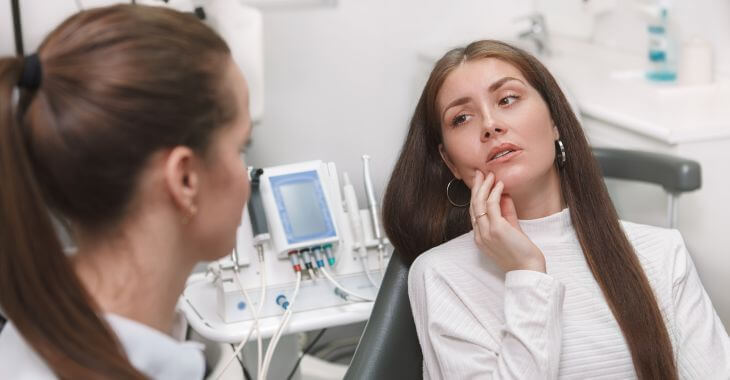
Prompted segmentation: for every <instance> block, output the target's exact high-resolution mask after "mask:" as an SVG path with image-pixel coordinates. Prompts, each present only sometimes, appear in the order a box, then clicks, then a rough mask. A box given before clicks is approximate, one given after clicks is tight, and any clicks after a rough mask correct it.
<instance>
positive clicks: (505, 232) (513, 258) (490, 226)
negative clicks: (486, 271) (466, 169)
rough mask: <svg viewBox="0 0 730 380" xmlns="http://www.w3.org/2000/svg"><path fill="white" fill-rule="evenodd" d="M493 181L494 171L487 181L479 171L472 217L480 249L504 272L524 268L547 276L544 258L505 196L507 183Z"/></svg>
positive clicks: (513, 206)
mask: <svg viewBox="0 0 730 380" xmlns="http://www.w3.org/2000/svg"><path fill="white" fill-rule="evenodd" d="M494 180H495V177H494V173H491V172H490V173H489V174H488V175H487V177H486V178H484V174H483V173H482V172H481V171H480V170H477V172H476V175H475V176H474V185H473V186H472V188H471V204H470V206H469V214H470V215H471V221H472V226H473V227H474V240H475V241H476V243H477V246H478V247H479V249H480V250H481V251H482V252H484V253H485V254H486V255H487V256H489V257H490V258H491V259H492V260H494V261H495V262H496V263H497V265H498V266H499V267H500V268H502V270H504V271H505V272H509V271H513V270H520V269H524V270H533V271H537V272H543V273H545V256H544V255H543V254H542V252H541V251H540V249H539V248H537V246H536V245H535V244H533V243H532V241H530V239H529V238H528V237H527V235H525V233H524V232H522V229H521V228H520V225H519V223H517V212H516V211H515V205H514V203H513V202H512V198H511V197H510V196H509V195H502V190H504V184H503V183H502V182H501V181H499V182H497V183H496V184H495V183H494Z"/></svg>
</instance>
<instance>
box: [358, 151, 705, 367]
mask: <svg viewBox="0 0 730 380" xmlns="http://www.w3.org/2000/svg"><path fill="white" fill-rule="evenodd" d="M593 154H594V156H595V157H596V159H597V160H598V163H599V165H600V167H601V169H602V170H603V175H604V177H609V178H616V179H623V180H631V181H642V182H649V183H653V184H657V185H659V186H662V187H663V188H664V190H666V192H667V193H668V194H669V210H668V219H669V223H668V224H669V225H670V226H672V227H674V226H675V225H676V199H677V197H678V196H679V195H680V194H683V193H685V192H688V191H693V190H697V189H699V188H700V185H701V170H700V165H699V163H697V162H696V161H692V160H687V159H684V158H680V157H676V156H671V155H666V154H658V153H649V152H642V151H631V150H620V149H609V148H593ZM422 378H423V354H422V353H421V347H420V345H419V343H418V336H417V335H416V326H415V324H414V322H413V316H412V315H411V304H410V301H409V300H408V264H406V263H405V262H404V261H403V259H401V257H400V255H398V253H397V252H394V253H393V255H392V257H391V259H390V263H389V264H388V267H387V269H386V271H385V275H384V277H383V282H382V284H381V286H380V291H379V292H378V296H377V298H376V300H375V305H374V306H373V311H372V314H371V316H370V319H369V320H368V323H367V325H366V326H365V331H364V332H363V334H362V337H361V338H360V343H359V344H358V346H357V350H356V351H355V355H354V356H353V358H352V362H351V363H350V367H349V368H348V370H347V373H346V374H345V379H346V380H360V379H366V380H369V379H377V380H387V379H397V380H410V379H422Z"/></svg>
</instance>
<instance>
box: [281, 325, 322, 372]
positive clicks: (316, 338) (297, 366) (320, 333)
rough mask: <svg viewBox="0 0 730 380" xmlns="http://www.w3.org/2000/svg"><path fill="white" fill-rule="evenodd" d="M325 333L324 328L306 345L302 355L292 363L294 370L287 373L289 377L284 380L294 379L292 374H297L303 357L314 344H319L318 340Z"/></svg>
mask: <svg viewBox="0 0 730 380" xmlns="http://www.w3.org/2000/svg"><path fill="white" fill-rule="evenodd" d="M325 331H327V329H326V328H324V329H322V330H319V333H318V334H317V336H316V337H314V339H313V340H312V342H311V343H309V344H308V345H307V347H305V348H304V350H303V351H302V354H301V355H299V358H298V359H297V361H296V363H294V368H292V369H291V372H289V376H287V377H286V380H291V378H292V377H294V374H295V373H296V372H297V368H299V363H301V361H302V359H303V358H304V355H306V354H308V353H309V351H311V350H312V348H313V347H314V345H315V344H317V342H319V339H320V338H322V335H324V333H325Z"/></svg>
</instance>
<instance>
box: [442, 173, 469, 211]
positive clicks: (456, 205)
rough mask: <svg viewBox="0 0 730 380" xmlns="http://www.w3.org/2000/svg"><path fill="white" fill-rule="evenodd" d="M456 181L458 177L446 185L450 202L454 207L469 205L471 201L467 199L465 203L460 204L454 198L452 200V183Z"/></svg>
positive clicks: (447, 197)
mask: <svg viewBox="0 0 730 380" xmlns="http://www.w3.org/2000/svg"><path fill="white" fill-rule="evenodd" d="M454 181H456V177H454V178H452V179H451V181H449V183H448V184H447V185H446V199H448V200H449V203H451V205H452V206H454V207H466V206H468V205H469V202H470V201H467V202H466V203H464V204H458V203H456V202H454V201H453V200H451V196H450V195H449V190H451V184H452V183H454Z"/></svg>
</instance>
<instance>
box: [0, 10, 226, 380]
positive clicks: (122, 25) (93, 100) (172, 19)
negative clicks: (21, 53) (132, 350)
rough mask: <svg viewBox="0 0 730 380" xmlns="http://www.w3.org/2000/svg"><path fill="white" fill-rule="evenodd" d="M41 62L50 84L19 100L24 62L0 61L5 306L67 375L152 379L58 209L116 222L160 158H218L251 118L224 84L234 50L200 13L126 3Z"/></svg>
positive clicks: (57, 36) (96, 13) (72, 34)
mask: <svg viewBox="0 0 730 380" xmlns="http://www.w3.org/2000/svg"><path fill="white" fill-rule="evenodd" d="M38 56H39V58H40V62H41V73H42V75H41V77H42V78H41V84H40V87H39V88H37V89H20V90H19V98H18V101H17V104H13V95H14V91H15V89H16V84H17V83H18V81H19V78H20V77H21V72H22V70H23V67H24V59H23V58H22V57H5V58H2V59H0V178H1V180H0V181H1V182H0V305H2V308H3V309H4V312H5V313H6V315H7V317H8V318H9V319H10V320H11V321H12V322H13V324H14V325H15V326H16V327H17V329H18V330H19V331H20V333H21V334H22V335H23V337H24V338H25V340H26V341H27V342H28V343H29V344H30V345H31V346H32V347H33V348H34V349H35V350H36V352H38V353H39V354H40V356H41V357H42V358H43V359H44V360H45V361H46V363H47V364H48V365H49V366H50V368H51V369H52V370H53V371H54V372H55V374H56V375H57V376H58V377H60V378H64V379H70V378H74V379H77V378H84V379H85V378H100V377H101V378H143V377H144V376H143V375H142V374H141V373H140V372H139V371H138V370H137V369H135V368H134V367H133V366H132V365H131V364H130V362H129V360H128V359H127V357H126V355H125V354H124V351H123V349H122V348H121V345H120V344H119V342H118V340H117V338H116V336H115V335H114V334H113V332H112V330H111V329H110V327H109V326H108V325H107V323H106V321H105V320H104V319H103V318H100V316H99V315H100V314H101V313H103V311H102V310H100V309H99V307H98V306H97V305H96V304H95V302H94V301H93V300H92V299H91V297H90V296H89V293H88V292H87V291H86V290H85V289H84V287H83V286H82V284H81V281H80V280H79V279H78V277H77V276H76V274H75V272H74V270H73V269H72V266H71V263H70V262H69V259H68V257H67V256H66V254H65V253H64V252H63V250H62V247H61V244H60V243H59V239H58V237H57V235H56V231H55V230H54V226H53V225H52V223H51V219H50V213H51V212H52V213H54V214H58V215H61V216H62V217H63V218H65V220H67V221H70V224H71V225H72V226H78V227H79V228H82V229H84V230H85V231H95V232H98V231H103V230H108V229H113V228H114V227H115V224H116V223H118V222H119V221H120V219H121V218H122V216H123V215H124V214H125V211H126V209H127V207H128V205H129V203H130V199H131V198H132V196H133V194H134V191H135V188H136V186H137V182H138V177H139V174H140V172H141V171H142V169H143V168H144V165H145V163H146V160H148V158H149V157H150V156H151V154H152V153H154V152H156V151H159V150H160V149H164V148H168V147H174V146H177V145H185V146H189V147H191V148H192V149H194V150H195V151H196V152H199V153H201V154H203V153H205V152H206V148H207V145H208V142H209V140H210V136H211V133H212V132H213V131H214V130H216V129H217V128H219V127H220V126H222V125H224V124H225V123H227V122H228V121H229V120H232V119H233V118H234V117H235V115H236V112H237V108H236V106H235V103H234V102H233V100H232V98H233V97H232V94H229V92H230V89H227V88H228V87H227V86H226V84H225V83H224V78H223V73H224V72H225V71H226V70H225V64H226V62H228V60H229V57H230V52H229V49H228V47H227V45H226V43H225V42H224V41H223V40H222V39H221V38H220V37H219V36H218V35H216V34H215V32H213V31H212V30H211V29H210V28H208V27H206V26H205V25H203V24H202V23H201V22H200V21H199V20H197V19H196V18H195V17H193V16H189V15H185V14H182V13H179V12H176V11H172V10H169V9H165V8H160V7H145V6H131V5H118V6H112V7H105V8H96V9H93V10H89V11H84V12H81V13H78V14H76V15H74V16H72V17H70V18H69V19H67V20H66V21H65V22H64V23H63V24H61V25H60V26H59V27H58V28H56V29H55V30H54V31H53V32H52V33H51V34H50V35H49V36H48V37H47V38H46V39H45V40H44V42H43V43H42V45H41V47H40V48H39V50H38Z"/></svg>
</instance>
